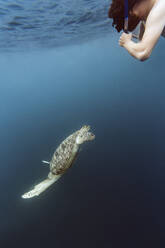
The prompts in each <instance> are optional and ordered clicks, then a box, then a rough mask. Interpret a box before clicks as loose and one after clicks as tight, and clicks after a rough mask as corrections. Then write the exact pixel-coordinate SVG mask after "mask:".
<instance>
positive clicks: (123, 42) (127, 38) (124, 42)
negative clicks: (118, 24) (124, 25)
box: [119, 32, 132, 47]
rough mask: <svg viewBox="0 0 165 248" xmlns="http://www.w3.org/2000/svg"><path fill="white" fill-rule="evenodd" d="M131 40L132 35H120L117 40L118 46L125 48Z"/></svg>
mask: <svg viewBox="0 0 165 248" xmlns="http://www.w3.org/2000/svg"><path fill="white" fill-rule="evenodd" d="M131 39H132V33H129V34H127V33H124V32H123V33H122V35H121V36H120V39H119V45H120V46H122V47H125V45H127V44H128V43H129V42H130V41H131Z"/></svg>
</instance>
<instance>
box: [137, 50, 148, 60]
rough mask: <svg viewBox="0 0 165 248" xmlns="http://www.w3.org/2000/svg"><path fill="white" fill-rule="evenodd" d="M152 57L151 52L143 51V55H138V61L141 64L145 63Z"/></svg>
mask: <svg viewBox="0 0 165 248" xmlns="http://www.w3.org/2000/svg"><path fill="white" fill-rule="evenodd" d="M150 55H151V52H148V51H143V52H142V53H139V54H138V56H137V59H138V60H140V61H141V62H144V61H146V60H147V59H149V57H150Z"/></svg>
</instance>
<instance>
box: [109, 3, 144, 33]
mask: <svg viewBox="0 0 165 248" xmlns="http://www.w3.org/2000/svg"><path fill="white" fill-rule="evenodd" d="M139 1H140V0H128V12H129V11H130V10H132V8H133V7H134V5H135V4H136V3H137V2H139ZM108 17H109V18H112V19H113V23H112V26H113V27H115V28H116V30H117V31H118V32H120V31H121V30H123V29H124V0H112V3H111V5H110V8H109V11H108ZM128 17H129V15H128ZM139 21H140V20H139V19H138V18H137V17H135V16H134V17H129V18H128V30H129V31H132V30H133V29H134V28H135V27H136V25H137V24H138V23H139Z"/></svg>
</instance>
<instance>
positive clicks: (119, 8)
mask: <svg viewBox="0 0 165 248" xmlns="http://www.w3.org/2000/svg"><path fill="white" fill-rule="evenodd" d="M126 5H127V6H128V31H130V32H132V31H133V30H135V28H136V27H137V26H138V24H139V26H140V32H139V35H138V42H134V41H133V40H132V38H133V37H134V36H133V34H132V33H128V32H123V33H122V35H121V36H120V39H119V45H120V46H122V47H124V48H125V49H126V50H127V51H128V52H129V54H130V55H132V56H133V57H134V58H136V59H138V60H140V61H145V60H147V59H148V58H149V57H150V55H151V53H152V50H153V48H154V47H155V45H156V43H157V41H158V40H159V38H160V36H161V35H162V36H164V37H165V0H125V1H124V0H112V4H111V5H110V8H109V12H108V16H109V18H112V19H113V24H112V25H113V26H114V27H115V28H116V29H117V31H118V32H120V31H121V30H124V24H125V23H124V18H125V17H126V16H125V15H126V12H125V11H126V8H127V6H126ZM124 13H125V14H124Z"/></svg>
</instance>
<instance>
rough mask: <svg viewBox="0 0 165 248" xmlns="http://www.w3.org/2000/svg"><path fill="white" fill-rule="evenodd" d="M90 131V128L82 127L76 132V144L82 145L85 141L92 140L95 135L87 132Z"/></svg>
mask: <svg viewBox="0 0 165 248" xmlns="http://www.w3.org/2000/svg"><path fill="white" fill-rule="evenodd" d="M89 130H90V126H83V127H82V128H81V129H80V130H79V131H78V135H77V138H76V143H77V144H79V145H80V144H82V143H84V142H85V141H88V140H93V139H94V138H95V135H94V134H93V133H91V132H89Z"/></svg>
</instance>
